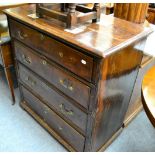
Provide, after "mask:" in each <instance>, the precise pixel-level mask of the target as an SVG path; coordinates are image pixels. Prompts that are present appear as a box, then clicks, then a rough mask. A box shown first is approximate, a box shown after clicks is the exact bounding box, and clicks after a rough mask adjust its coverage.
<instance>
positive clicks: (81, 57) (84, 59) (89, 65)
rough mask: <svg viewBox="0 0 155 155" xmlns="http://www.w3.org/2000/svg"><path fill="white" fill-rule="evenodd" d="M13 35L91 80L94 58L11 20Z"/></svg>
mask: <svg viewBox="0 0 155 155" xmlns="http://www.w3.org/2000/svg"><path fill="white" fill-rule="evenodd" d="M10 28H11V36H13V37H15V38H16V39H18V40H20V41H21V42H23V43H24V44H26V45H28V46H30V47H32V48H34V49H36V50H38V51H39V52H40V53H42V54H44V55H45V56H47V57H48V58H50V59H52V60H53V61H55V62H56V63H58V64H60V65H62V66H63V67H65V68H67V69H68V70H70V71H72V72H73V73H75V74H77V75H78V76H80V77H82V78H84V79H86V80H87V81H91V77H92V70H93V58H92V57H89V56H87V55H85V54H83V53H81V52H79V51H77V50H75V49H73V48H71V47H69V46H66V45H65V44H63V43H60V42H58V41H56V40H54V39H52V38H50V37H48V36H46V35H43V34H42V33H40V32H38V31H36V30H34V29H31V28H29V27H27V26H25V25H23V24H20V23H17V22H15V21H13V20H10Z"/></svg>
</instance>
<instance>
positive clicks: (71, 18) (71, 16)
mask: <svg viewBox="0 0 155 155" xmlns="http://www.w3.org/2000/svg"><path fill="white" fill-rule="evenodd" d="M68 7H69V12H68V15H67V28H72V27H73V26H75V25H76V23H77V18H76V15H75V8H76V3H69V6H68Z"/></svg>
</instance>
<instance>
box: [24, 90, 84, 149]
mask: <svg viewBox="0 0 155 155" xmlns="http://www.w3.org/2000/svg"><path fill="white" fill-rule="evenodd" d="M22 92H23V96H24V99H25V101H27V105H28V106H29V107H31V108H32V110H33V111H35V112H36V113H37V114H38V115H39V116H40V117H41V118H42V119H43V120H44V121H45V122H46V123H47V124H49V126H51V128H53V129H54V130H55V131H56V132H57V133H59V134H60V135H61V136H62V137H63V138H64V139H65V140H66V141H67V142H68V143H69V144H70V145H72V147H73V148H75V149H76V150H77V151H83V147H84V141H85V138H84V137H83V136H82V135H80V134H79V133H78V132H77V131H76V130H75V129H73V128H72V127H71V126H69V125H68V124H67V123H66V122H65V121H64V120H63V119H62V118H60V117H59V116H58V115H57V114H56V113H55V112H53V111H52V110H51V109H50V108H48V107H47V106H46V105H45V104H43V103H42V102H41V101H40V100H39V99H38V98H36V97H35V96H33V95H32V94H31V93H30V92H29V91H27V90H26V89H25V88H24V87H22ZM30 103H31V104H30Z"/></svg>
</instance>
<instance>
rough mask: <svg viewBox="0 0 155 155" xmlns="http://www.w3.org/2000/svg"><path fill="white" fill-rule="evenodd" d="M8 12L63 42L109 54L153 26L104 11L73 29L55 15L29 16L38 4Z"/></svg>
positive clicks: (150, 30)
mask: <svg viewBox="0 0 155 155" xmlns="http://www.w3.org/2000/svg"><path fill="white" fill-rule="evenodd" d="M4 12H5V13H6V14H7V15H8V16H11V17H13V18H15V19H16V20H20V21H21V22H24V23H25V24H27V25H30V26H32V27H34V28H37V29H38V30H40V31H42V32H44V33H46V34H48V35H50V36H52V37H53V38H55V39H57V40H59V41H61V42H64V43H66V44H68V45H70V46H73V47H75V48H80V49H81V50H83V51H85V52H87V53H88V54H90V55H95V56H97V57H106V56H107V55H109V54H112V53H113V52H115V51H117V50H119V49H120V48H123V47H126V46H128V45H130V44H131V43H133V42H135V41H136V40H139V39H141V38H143V37H146V36H147V35H148V34H149V33H151V32H152V29H151V28H149V27H148V28H146V27H144V26H143V25H138V24H134V23H130V22H128V21H125V20H121V19H118V18H115V17H112V16H107V15H101V20H100V22H97V23H89V22H87V23H86V24H84V25H82V26H81V25H79V26H78V27H76V28H75V29H73V30H68V29H65V25H64V23H62V22H59V21H56V20H54V19H45V18H44V19H41V18H37V19H33V18H32V17H30V16H28V15H31V14H34V13H35V5H34V4H32V5H25V6H21V7H17V8H11V9H7V10H5V11H4Z"/></svg>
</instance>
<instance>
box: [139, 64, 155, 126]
mask: <svg viewBox="0 0 155 155" xmlns="http://www.w3.org/2000/svg"><path fill="white" fill-rule="evenodd" d="M141 95H142V103H143V107H144V110H145V112H146V114H147V116H148V118H149V120H150V122H151V123H152V125H153V126H154V127H155V66H153V67H152V68H151V69H149V71H148V72H147V73H146V74H145V76H144V79H143V82H142V89H141Z"/></svg>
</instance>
